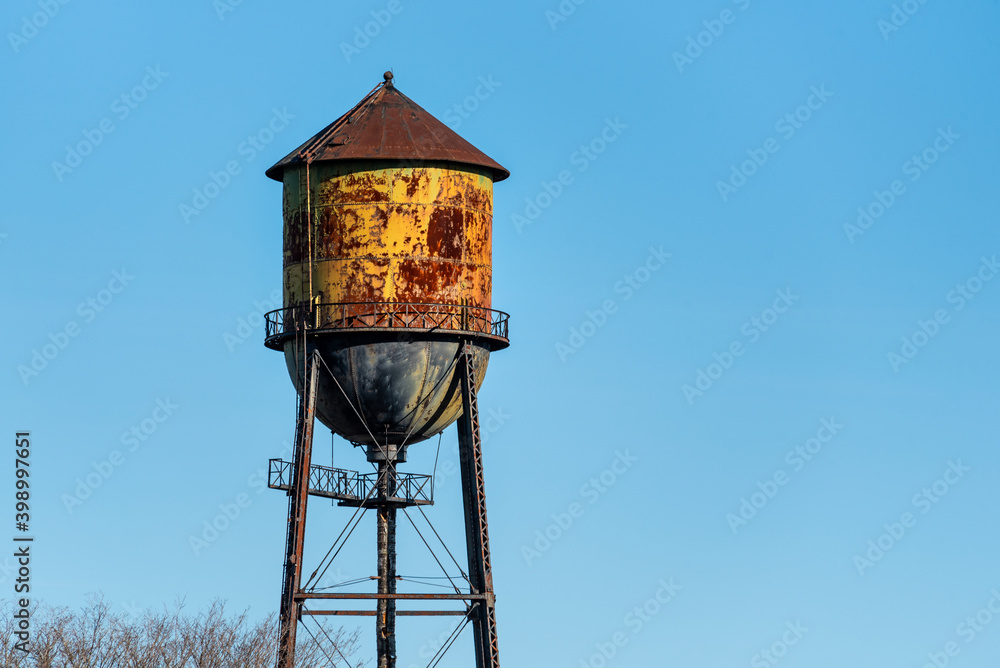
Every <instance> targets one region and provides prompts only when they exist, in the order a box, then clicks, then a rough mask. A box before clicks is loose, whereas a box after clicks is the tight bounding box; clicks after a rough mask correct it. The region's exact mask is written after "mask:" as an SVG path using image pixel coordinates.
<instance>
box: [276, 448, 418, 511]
mask: <svg viewBox="0 0 1000 668" xmlns="http://www.w3.org/2000/svg"><path fill="white" fill-rule="evenodd" d="M269 461H270V466H269V468H268V475H267V486H268V487H270V488H271V489H283V490H285V491H288V490H290V489H291V488H292V462H286V461H285V460H283V459H271V460H269ZM377 483H378V473H359V472H358V471H349V470H347V469H337V468H331V467H329V466H319V465H318V464H313V465H312V466H311V467H310V469H309V493H310V494H312V495H313V496H322V497H326V498H328V499H336V500H337V501H344V502H346V503H348V504H351V503H362V502H364V501H365V500H366V499H368V500H369V502H370V501H371V500H373V499H375V498H376V497H377V492H373V491H372V490H373V488H374V487H375V485H376V484H377ZM369 496H370V497H371V499H369ZM388 500H389V501H391V502H393V503H400V504H405V505H411V506H424V505H431V504H433V503H434V489H433V479H432V477H431V476H429V475H422V474H417V473H396V491H395V495H394V496H391V497H389V499H388Z"/></svg>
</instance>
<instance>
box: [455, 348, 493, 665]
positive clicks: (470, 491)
mask: <svg viewBox="0 0 1000 668" xmlns="http://www.w3.org/2000/svg"><path fill="white" fill-rule="evenodd" d="M472 353H473V346H472V343H471V342H468V341H466V342H463V344H462V349H461V351H460V352H459V365H458V371H459V375H460V378H461V384H462V417H461V418H459V421H458V452H459V467H460V468H461V470H462V497H463V499H464V505H465V534H466V546H467V548H468V553H469V579H470V581H471V583H472V591H473V593H477V594H485V595H486V599H485V600H482V601H478V602H477V603H476V604H475V605H474V606H473V608H472V611H471V612H470V613H469V614H470V615H471V616H472V631H473V635H474V641H475V646H476V668H499V666H500V649H499V645H498V643H497V620H496V600H495V598H494V596H493V568H492V566H491V560H490V537H489V529H488V524H487V522H486V485H485V482H484V480H483V450H482V441H481V440H480V434H479V403H478V401H477V399H476V370H475V367H474V366H473V357H472Z"/></svg>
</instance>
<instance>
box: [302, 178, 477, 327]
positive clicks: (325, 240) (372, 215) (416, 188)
mask: <svg viewBox="0 0 1000 668" xmlns="http://www.w3.org/2000/svg"><path fill="white" fill-rule="evenodd" d="M306 181H307V175H306V167H305V166H304V165H295V166H290V167H288V168H286V169H285V172H284V221H285V235H284V236H285V239H284V249H285V257H284V287H285V305H286V306H294V305H297V304H301V303H303V302H305V301H307V300H310V299H311V300H312V301H313V302H314V303H342V302H400V303H436V304H468V305H472V306H480V307H485V308H489V307H490V305H491V297H490V295H491V291H492V220H493V181H492V178H491V173H490V172H489V170H488V169H486V168H478V167H471V166H467V165H461V166H459V165H455V164H453V163H422V164H421V165H420V166H402V165H400V163H398V162H395V163H390V162H387V161H374V160H373V161H361V160H358V161H347V162H321V163H316V164H313V165H311V166H310V167H309V174H308V181H309V185H310V188H309V190H310V191H311V192H310V195H311V197H309V198H308V200H309V201H311V203H312V207H313V210H312V215H311V216H309V215H307V207H308V205H307V197H306V194H307V193H306ZM310 219H311V221H312V222H311V226H312V229H311V230H310V229H308V226H309V224H308V221H309V220H310ZM310 286H312V287H311V289H310Z"/></svg>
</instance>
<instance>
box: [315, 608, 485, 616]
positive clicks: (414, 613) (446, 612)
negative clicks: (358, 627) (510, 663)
mask: <svg viewBox="0 0 1000 668" xmlns="http://www.w3.org/2000/svg"><path fill="white" fill-rule="evenodd" d="M302 614H303V615H315V616H322V615H345V616H349V617H374V616H375V615H376V614H378V613H377V612H376V611H375V610H303V611H302ZM468 614H469V612H468V611H467V610H397V611H396V616H397V617H444V616H448V615H454V616H456V617H465V616H466V615H468Z"/></svg>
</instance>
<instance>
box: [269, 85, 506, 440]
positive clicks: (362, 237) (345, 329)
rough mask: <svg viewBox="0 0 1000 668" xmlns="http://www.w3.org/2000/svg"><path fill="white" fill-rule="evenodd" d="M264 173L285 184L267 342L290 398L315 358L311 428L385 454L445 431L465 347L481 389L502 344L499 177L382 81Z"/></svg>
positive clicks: (501, 173)
mask: <svg viewBox="0 0 1000 668" xmlns="http://www.w3.org/2000/svg"><path fill="white" fill-rule="evenodd" d="M267 174H268V176H270V177H272V178H275V179H277V180H281V181H282V183H283V184H284V205H283V216H284V272H283V282H284V306H285V308H284V309H281V310H280V311H277V312H274V313H271V314H268V332H267V345H269V346H270V347H273V348H276V349H280V350H283V351H284V353H285V359H286V363H287V366H288V371H289V374H290V376H291V378H292V380H293V381H294V382H295V384H296V388H297V389H298V390H299V391H300V392H301V386H302V377H303V368H304V356H305V355H306V354H307V352H310V351H312V350H314V349H315V350H318V351H319V352H320V353H321V355H322V357H323V361H324V362H325V365H324V366H323V367H322V370H321V374H320V379H319V395H318V397H317V417H318V418H319V419H320V420H321V421H322V422H323V423H324V424H325V425H327V426H328V427H329V428H330V429H331V430H332V431H334V433H337V434H339V435H341V436H343V437H344V438H346V439H348V440H349V441H351V442H353V443H357V444H362V445H366V446H374V445H378V446H380V447H382V449H383V451H384V446H387V445H392V446H399V445H403V444H411V443H415V442H418V441H421V440H424V439H426V438H428V437H430V436H432V435H434V434H437V433H438V432H440V431H442V430H443V429H444V428H445V427H447V426H448V425H450V424H451V423H452V422H454V421H455V420H456V419H457V418H458V416H459V415H460V414H461V411H462V400H461V396H460V394H459V387H460V385H459V378H458V376H457V375H456V369H457V368H458V365H457V356H458V351H459V346H460V345H461V344H462V342H464V341H469V342H471V343H472V345H473V347H474V351H475V353H474V367H475V370H476V378H477V382H478V383H482V379H483V377H484V376H485V372H486V367H487V364H488V361H489V355H490V352H491V351H492V350H496V349H499V348H503V347H506V345H507V331H506V315H505V314H503V313H500V312H497V311H493V310H491V306H492V304H491V290H492V219H493V183H494V181H497V180H501V179H503V178H506V177H507V175H508V172H507V171H506V170H505V169H503V167H501V166H500V165H499V164H497V163H496V162H494V161H493V160H491V159H490V158H488V157H487V156H485V155H484V154H482V153H481V152H479V151H478V150H477V149H475V148H474V147H473V146H472V145H471V144H468V142H465V140H463V139H461V137H459V136H458V135H457V134H455V133H454V132H453V131H452V130H450V129H449V128H448V127H447V126H445V125H444V124H442V123H441V122H440V121H438V120H437V119H436V118H434V117H433V116H431V115H430V114H428V113H427V112H426V111H424V110H423V109H421V108H420V107H419V106H418V105H416V104H415V103H414V102H413V101H412V100H410V99H409V98H407V97H406V96H404V95H403V94H402V93H400V92H399V91H398V90H396V89H395V87H394V86H393V85H392V80H391V76H390V75H388V74H387V76H386V80H385V84H383V85H381V86H379V87H377V88H376V90H375V91H373V92H372V93H370V94H369V95H368V96H366V97H365V98H364V99H363V100H362V101H361V102H360V103H359V104H358V105H357V106H355V108H354V109H352V110H351V111H350V112H348V113H347V114H345V115H344V116H342V117H341V118H340V119H338V120H337V121H335V122H334V123H333V124H331V125H330V126H328V127H327V128H326V129H324V130H323V131H322V132H320V133H319V134H318V135H316V137H314V138H312V139H311V140H309V142H307V143H306V144H304V145H303V146H302V147H300V148H299V149H297V150H296V151H295V152H293V153H292V154H290V155H289V156H287V157H286V158H285V159H283V160H282V161H280V162H278V163H277V164H276V165H275V166H274V167H272V168H271V169H269V170H268V172H267ZM371 453H372V448H369V454H370V455H371ZM403 454H405V449H401V452H400V454H399V455H397V456H394V458H397V459H398V458H401V457H402V455H403Z"/></svg>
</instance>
